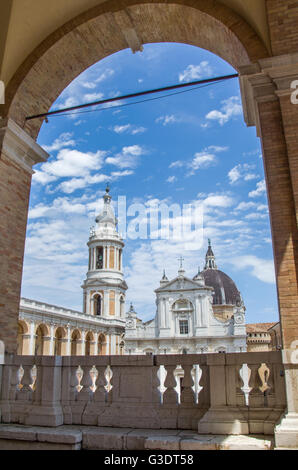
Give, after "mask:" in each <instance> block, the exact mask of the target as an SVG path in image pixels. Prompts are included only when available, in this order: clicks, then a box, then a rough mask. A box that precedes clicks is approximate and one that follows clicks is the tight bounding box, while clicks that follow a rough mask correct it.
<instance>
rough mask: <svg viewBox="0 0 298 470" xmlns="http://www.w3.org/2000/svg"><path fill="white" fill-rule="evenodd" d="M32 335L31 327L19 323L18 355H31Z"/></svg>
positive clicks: (24, 323) (21, 321) (20, 321)
mask: <svg viewBox="0 0 298 470" xmlns="http://www.w3.org/2000/svg"><path fill="white" fill-rule="evenodd" d="M29 343H30V333H29V325H28V324H27V323H26V322H25V321H23V320H19V321H18V337H17V354H19V355H22V354H25V355H26V354H29V346H30V345H29Z"/></svg>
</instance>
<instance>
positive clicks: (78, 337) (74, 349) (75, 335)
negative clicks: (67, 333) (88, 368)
mask: <svg viewBox="0 0 298 470" xmlns="http://www.w3.org/2000/svg"><path fill="white" fill-rule="evenodd" d="M81 344H82V334H81V332H80V331H79V330H73V332H72V334H71V340H70V354H71V356H81Z"/></svg>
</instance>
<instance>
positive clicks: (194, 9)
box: [0, 0, 269, 138]
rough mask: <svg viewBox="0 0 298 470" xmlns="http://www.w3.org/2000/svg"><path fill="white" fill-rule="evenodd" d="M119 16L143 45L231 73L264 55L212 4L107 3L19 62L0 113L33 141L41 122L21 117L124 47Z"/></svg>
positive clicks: (177, 0)
mask: <svg viewBox="0 0 298 470" xmlns="http://www.w3.org/2000/svg"><path fill="white" fill-rule="evenodd" d="M120 11H124V12H125V15H126V16H128V18H129V19H130V20H129V21H131V22H132V25H133V27H134V29H135V30H136V32H137V35H138V36H139V37H140V40H141V42H142V43H143V44H145V43H152V42H181V43H186V44H191V45H196V46H199V47H203V48H205V49H207V50H210V51H211V52H214V53H215V54H217V55H219V56H220V57H222V58H223V59H224V60H226V61H227V62H229V63H230V64H231V65H233V67H234V68H236V69H237V68H238V67H239V66H241V65H245V64H247V63H249V62H255V61H256V60H258V59H261V58H264V57H268V55H269V52H268V50H267V49H266V47H265V45H264V43H263V42H262V40H261V39H260V37H259V36H258V35H257V33H256V32H255V30H254V29H253V28H252V27H251V26H250V25H249V24H248V23H247V22H246V21H245V20H244V19H243V18H242V17H240V16H239V15H238V14H236V13H235V12H234V11H233V10H232V9H230V8H228V7H226V6H225V5H223V4H221V3H219V2H218V1H217V0H213V1H212V2H206V0H196V1H195V2H194V1H192V0H173V2H171V3H169V2H168V1H167V0H153V1H149V0H147V1H146V0H122V1H118V0H117V1H115V0H109V1H106V2H104V3H103V4H101V5H98V6H96V7H94V8H92V9H90V10H88V11H86V12H84V13H83V14H81V15H79V16H77V17H75V18H73V19H72V20H70V21H69V22H67V23H66V24H64V25H63V26H62V27H60V28H58V29H57V30H56V31H55V32H53V33H52V34H51V35H50V36H48V37H47V38H46V39H45V40H44V41H43V42H42V43H41V44H40V45H39V46H38V47H37V48H36V49H35V50H34V51H33V52H32V53H31V54H30V55H29V56H28V57H27V58H26V59H25V61H24V62H23V64H22V65H21V67H19V69H18V70H17V72H16V73H15V75H14V76H13V78H12V80H11V81H10V83H9V84H8V86H7V88H6V104H5V105H4V110H1V113H0V114H2V116H8V117H10V118H12V119H13V120H14V121H15V122H17V124H18V125H19V126H20V127H22V128H24V130H26V131H27V132H28V133H29V134H30V135H31V136H32V137H33V138H36V137H37V135H38V133H39V129H40V127H41V124H42V122H43V119H36V120H32V121H26V120H25V118H26V116H28V115H32V114H39V113H43V112H47V111H48V110H49V108H50V107H51V105H52V104H53V102H54V101H55V100H56V99H57V97H58V96H59V95H60V93H61V92H62V91H63V90H64V89H65V88H66V86H67V85H68V84H69V83H70V82H71V81H72V80H73V79H74V78H76V77H77V76H78V75H79V74H80V73H82V72H83V71H84V70H86V69H87V68H88V67H89V66H91V65H93V64H94V63H96V62H98V61H99V60H101V59H103V58H104V57H106V56H108V55H110V54H113V53H115V52H118V51H120V50H123V49H126V48H128V44H127V42H126V39H125V37H124V35H123V34H122V32H121V28H120V27H119V17H118V20H117V21H118V22H117V21H116V16H115V15H117V13H119V12H120ZM120 23H121V18H120ZM0 107H1V106H0Z"/></svg>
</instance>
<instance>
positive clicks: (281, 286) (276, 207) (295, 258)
mask: <svg viewBox="0 0 298 470" xmlns="http://www.w3.org/2000/svg"><path fill="white" fill-rule="evenodd" d="M259 113H260V126H261V135H262V147H263V156H264V166H265V174H266V181H267V191H268V202H269V208H270V219H271V228H272V240H273V250H274V258H275V269H276V276H277V290H278V297H279V309H280V320H281V327H282V340H283V347H284V348H289V347H290V345H291V343H292V341H293V340H294V339H297V338H298V318H297V312H298V290H297V280H298V276H297V263H298V230H297V223H296V216H295V206H294V200H293V192H292V184H291V174H290V169H289V164H288V156H287V147H286V142H285V138H284V133H283V122H282V117H281V110H280V104H279V101H277V100H276V101H271V102H263V103H259Z"/></svg>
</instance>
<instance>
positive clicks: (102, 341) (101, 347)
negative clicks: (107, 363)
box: [97, 333, 106, 356]
mask: <svg viewBox="0 0 298 470" xmlns="http://www.w3.org/2000/svg"><path fill="white" fill-rule="evenodd" d="M105 348H106V337H105V335H104V334H103V333H101V334H100V335H98V341H97V349H98V355H99V356H104V355H105V353H106V351H105Z"/></svg>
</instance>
